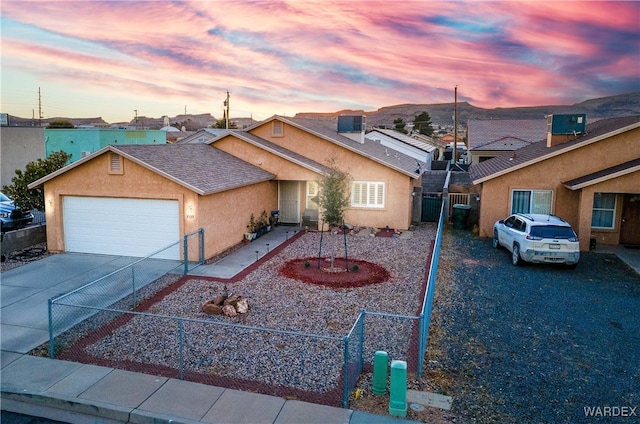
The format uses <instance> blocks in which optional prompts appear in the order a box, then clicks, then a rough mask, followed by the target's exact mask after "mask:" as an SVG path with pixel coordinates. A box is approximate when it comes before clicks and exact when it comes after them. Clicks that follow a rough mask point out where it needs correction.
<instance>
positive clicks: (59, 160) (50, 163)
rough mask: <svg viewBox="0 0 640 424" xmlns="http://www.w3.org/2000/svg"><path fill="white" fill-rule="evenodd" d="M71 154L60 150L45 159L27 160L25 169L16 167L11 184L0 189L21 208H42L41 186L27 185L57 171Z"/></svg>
mask: <svg viewBox="0 0 640 424" xmlns="http://www.w3.org/2000/svg"><path fill="white" fill-rule="evenodd" d="M70 159H71V155H70V154H68V153H66V152H63V151H62V150H60V151H59V152H54V153H51V154H50V155H49V157H48V158H46V159H38V160H36V161H33V162H29V163H28V164H27V166H26V167H25V170H24V171H22V170H20V169H16V176H15V177H13V178H12V179H11V182H12V184H11V185H8V186H7V185H5V186H4V187H2V191H3V192H4V193H5V194H7V195H8V196H9V197H11V198H13V200H14V201H15V203H16V206H17V207H18V208H19V209H22V210H31V209H38V210H41V211H43V210H44V189H43V188H41V187H38V188H34V189H33V190H29V189H28V188H27V186H28V185H29V184H31V183H32V182H34V181H37V180H39V179H40V178H42V177H44V176H46V175H48V174H50V173H52V172H55V171H57V170H58V169H60V168H62V167H63V166H65V165H66V164H67V162H69V160H70Z"/></svg>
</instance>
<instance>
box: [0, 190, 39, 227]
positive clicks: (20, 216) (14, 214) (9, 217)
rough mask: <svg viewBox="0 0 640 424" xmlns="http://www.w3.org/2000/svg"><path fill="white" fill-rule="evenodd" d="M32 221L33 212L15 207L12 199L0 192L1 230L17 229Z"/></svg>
mask: <svg viewBox="0 0 640 424" xmlns="http://www.w3.org/2000/svg"><path fill="white" fill-rule="evenodd" d="M32 222H33V213H31V212H30V211H26V212H25V211H22V210H20V209H18V208H16V205H15V203H14V202H13V200H12V199H11V198H10V197H9V196H7V195H5V194H4V193H2V192H0V228H1V230H2V232H4V231H8V230H17V229H18V228H22V227H26V226H27V225H29V224H31V223H32Z"/></svg>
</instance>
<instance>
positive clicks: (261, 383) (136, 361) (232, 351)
mask: <svg viewBox="0 0 640 424" xmlns="http://www.w3.org/2000/svg"><path fill="white" fill-rule="evenodd" d="M444 207H445V205H444V204H443V205H442V208H444ZM443 219H444V214H442V213H441V214H440V223H439V227H438V235H437V236H436V248H435V249H434V252H433V254H432V256H431V258H430V260H431V266H430V267H429V264H427V266H428V269H429V274H428V277H425V284H426V287H425V288H424V290H425V295H424V299H423V304H422V309H421V311H422V313H421V314H419V315H416V316H403V315H394V314H389V313H380V312H368V311H365V310H361V311H360V313H359V314H358V316H357V318H356V320H355V322H354V323H353V325H352V326H351V328H350V330H349V331H348V333H347V334H346V335H344V336H327V335H318V334H308V333H304V332H300V331H284V330H279V329H273V328H260V327H254V326H247V325H241V324H237V323H230V322H223V321H212V320H206V319H193V318H190V317H177V316H169V315H166V314H163V311H162V307H161V302H160V300H162V299H163V298H164V297H165V296H170V295H171V293H172V292H173V291H175V290H176V289H177V287H179V286H180V284H181V279H182V277H183V274H186V273H187V272H188V271H189V270H191V269H193V267H195V266H198V265H199V263H200V262H199V261H189V260H188V259H189V258H190V257H191V258H194V257H195V258H200V257H201V256H200V253H197V254H195V253H194V251H200V250H201V248H202V238H201V237H196V235H197V234H199V235H200V236H201V235H202V233H200V232H198V233H194V234H192V235H189V236H188V237H187V236H186V237H185V240H183V242H182V247H183V249H184V252H183V261H182V262H178V261H166V260H164V261H162V260H158V259H154V258H153V256H154V255H151V256H149V257H147V258H143V259H141V260H138V261H136V262H134V263H132V264H129V265H127V266H126V267H123V268H121V269H119V270H117V271H114V272H112V273H111V274H109V275H107V276H105V277H102V278H101V279H99V280H97V281H94V282H93V283H90V284H87V285H85V286H83V287H81V288H79V289H77V290H74V291H73V292H70V293H68V294H65V295H62V296H59V297H57V298H54V299H51V300H50V301H49V320H50V322H49V329H50V344H49V354H50V357H51V358H54V357H57V358H60V359H65V360H71V361H77V362H82V363H91V364H96V365H103V366H110V367H113V368H124V369H127V370H130V371H134V372H143V373H148V374H152V375H159V376H165V377H171V378H179V379H184V380H188V381H194V382H200V383H205V384H210V385H217V386H221V387H228V388H233V389H238V390H248V391H254V392H259V393H263V394H267V395H273V396H280V397H287V398H296V399H300V400H304V401H308V402H314V403H320V404H327V405H331V406H342V407H345V408H346V407H348V403H349V398H350V395H351V392H352V391H353V390H354V388H355V387H356V385H357V380H358V378H359V376H360V374H361V373H362V371H363V370H367V369H371V367H372V363H373V358H374V354H375V352H376V351H378V350H384V351H386V352H387V353H388V354H389V358H391V359H394V360H404V361H406V362H407V365H408V371H409V372H417V373H418V375H419V376H420V375H421V373H422V364H423V361H424V356H425V350H426V342H427V336H428V325H429V319H428V315H427V314H429V313H430V310H431V302H432V301H433V285H434V284H435V272H436V268H437V252H436V250H438V249H439V241H438V239H439V238H440V236H441V232H442V228H441V227H442V225H443ZM167 248H175V245H172V246H168V247H167ZM184 259H186V260H184ZM434 260H435V261H436V264H435V266H434V264H433V261H434ZM427 262H428V260H427ZM183 281H184V279H183ZM308 352H313V354H312V355H307V353H308ZM309 358H313V359H312V360H311V359H309Z"/></svg>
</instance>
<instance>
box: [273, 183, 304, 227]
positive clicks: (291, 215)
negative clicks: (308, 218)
mask: <svg viewBox="0 0 640 424" xmlns="http://www.w3.org/2000/svg"><path fill="white" fill-rule="evenodd" d="M278 186H279V187H278V203H279V209H280V222H281V223H283V224H298V223H300V182H299V181H280V182H279V184H278Z"/></svg>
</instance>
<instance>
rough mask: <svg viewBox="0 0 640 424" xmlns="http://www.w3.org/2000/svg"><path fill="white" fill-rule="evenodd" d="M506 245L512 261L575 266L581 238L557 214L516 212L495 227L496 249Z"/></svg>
mask: <svg viewBox="0 0 640 424" xmlns="http://www.w3.org/2000/svg"><path fill="white" fill-rule="evenodd" d="M500 246H504V247H505V248H506V249H507V250H509V251H510V252H511V262H512V263H513V264H514V265H520V264H521V263H522V261H525V262H534V263H559V264H565V265H569V266H571V267H575V266H576V265H577V264H578V261H579V260H580V244H579V243H578V236H577V235H576V233H575V231H573V228H571V225H569V223H568V222H567V221H565V220H564V219H562V218H559V217H557V216H554V215H541V214H521V213H516V214H513V215H511V216H509V217H508V218H507V219H501V220H500V221H498V222H496V223H495V224H494V225H493V247H494V248H495V249H497V248H498V247H500Z"/></svg>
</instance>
